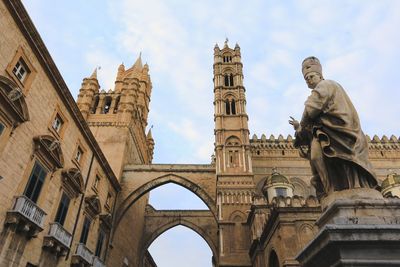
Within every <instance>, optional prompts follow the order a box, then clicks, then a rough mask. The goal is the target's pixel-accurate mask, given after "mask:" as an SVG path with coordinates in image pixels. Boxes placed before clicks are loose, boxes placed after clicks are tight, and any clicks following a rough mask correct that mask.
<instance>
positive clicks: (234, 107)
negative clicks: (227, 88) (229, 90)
mask: <svg viewBox="0 0 400 267" xmlns="http://www.w3.org/2000/svg"><path fill="white" fill-rule="evenodd" d="M231 111H232V115H236V104H235V99H232V101H231Z"/></svg>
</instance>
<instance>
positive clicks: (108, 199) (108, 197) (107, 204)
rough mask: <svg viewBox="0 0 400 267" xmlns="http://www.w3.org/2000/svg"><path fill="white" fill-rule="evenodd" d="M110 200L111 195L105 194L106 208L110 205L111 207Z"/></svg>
mask: <svg viewBox="0 0 400 267" xmlns="http://www.w3.org/2000/svg"><path fill="white" fill-rule="evenodd" d="M111 198H112V196H111V194H110V193H108V194H107V198H106V206H107V207H109V208H110V207H111V206H110V205H111Z"/></svg>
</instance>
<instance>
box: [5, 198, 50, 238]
mask: <svg viewBox="0 0 400 267" xmlns="http://www.w3.org/2000/svg"><path fill="white" fill-rule="evenodd" d="M45 218H46V212H44V211H43V210H42V209H41V208H39V207H38V206H37V205H36V203H34V202H32V201H31V200H30V199H29V198H27V197H26V196H18V197H15V202H14V205H13V207H12V209H11V210H9V211H8V212H7V217H6V221H5V223H6V224H9V225H16V226H17V230H18V231H22V232H25V233H26V234H27V235H28V236H29V237H32V236H36V235H37V233H39V232H41V231H43V224H44V220H45Z"/></svg>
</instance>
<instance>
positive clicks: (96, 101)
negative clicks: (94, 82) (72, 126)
mask: <svg viewBox="0 0 400 267" xmlns="http://www.w3.org/2000/svg"><path fill="white" fill-rule="evenodd" d="M98 105H99V95H96V96H95V97H94V99H93V104H92V108H91V110H90V113H91V114H95V113H96V109H97V106H98Z"/></svg>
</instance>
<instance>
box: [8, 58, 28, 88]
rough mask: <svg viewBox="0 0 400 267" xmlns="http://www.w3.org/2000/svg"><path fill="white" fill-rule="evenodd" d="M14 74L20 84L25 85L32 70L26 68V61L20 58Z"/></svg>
mask: <svg viewBox="0 0 400 267" xmlns="http://www.w3.org/2000/svg"><path fill="white" fill-rule="evenodd" d="M12 72H13V73H14V75H15V76H16V77H17V78H18V80H20V82H22V83H23V82H24V81H25V79H26V77H27V75H28V74H29V72H30V70H29V69H28V67H27V66H26V64H25V62H24V60H23V59H22V58H20V59H19V60H18V61H17V63H16V64H15V66H14V68H13V70H12Z"/></svg>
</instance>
